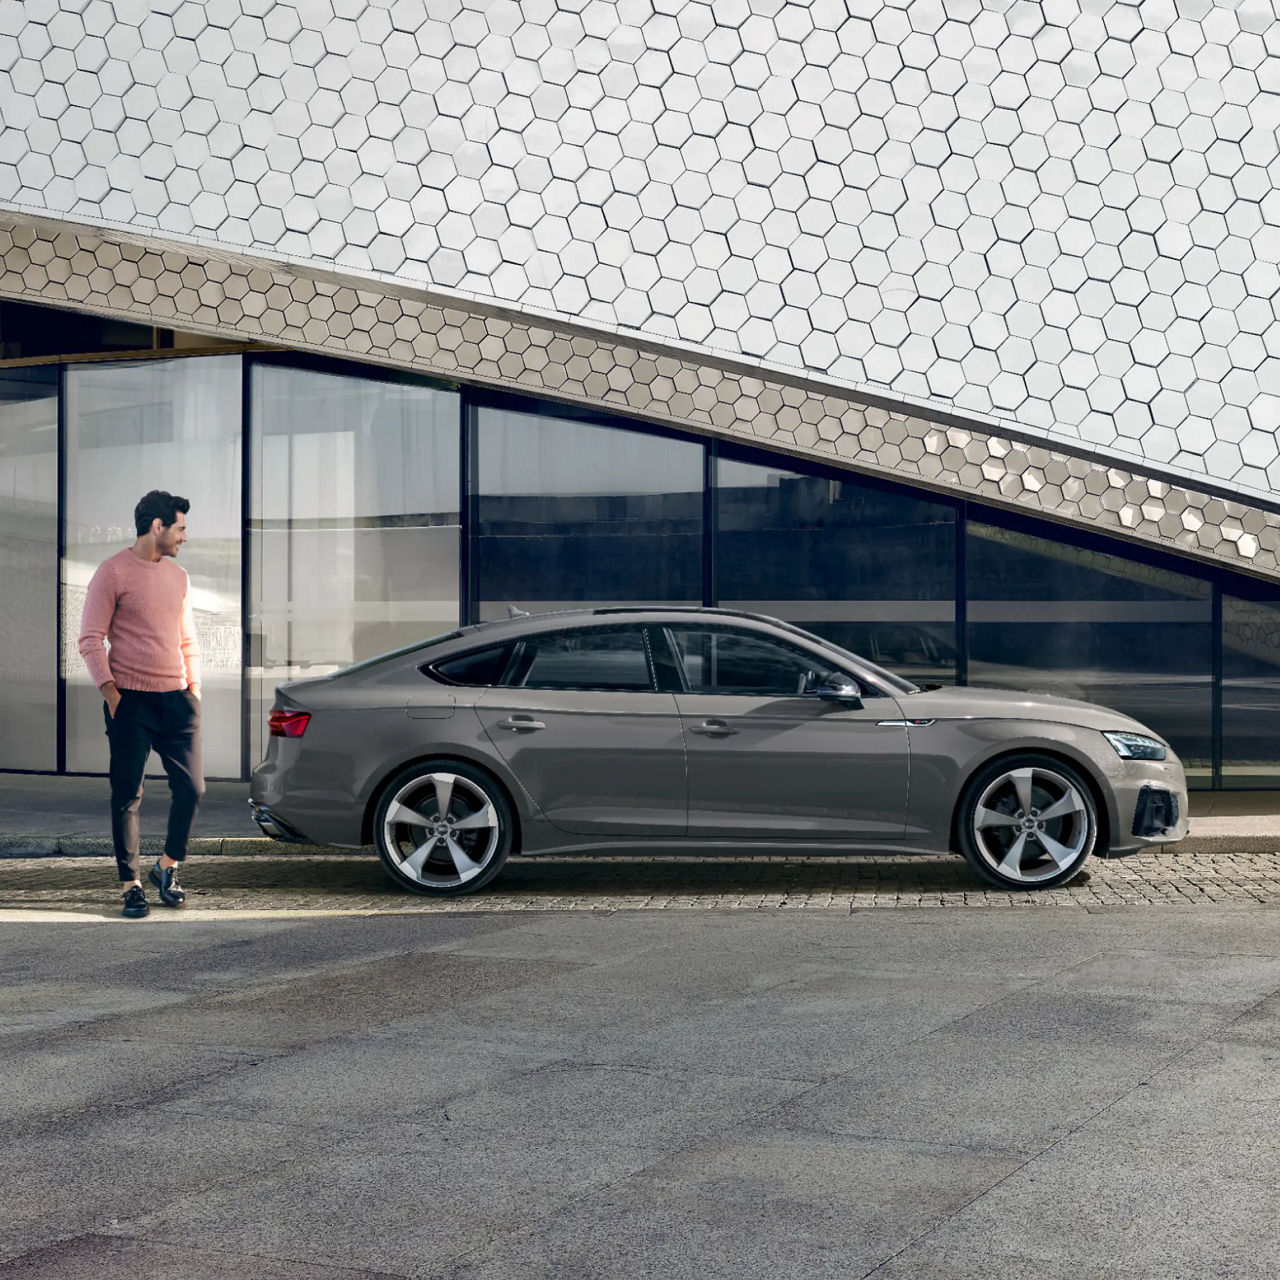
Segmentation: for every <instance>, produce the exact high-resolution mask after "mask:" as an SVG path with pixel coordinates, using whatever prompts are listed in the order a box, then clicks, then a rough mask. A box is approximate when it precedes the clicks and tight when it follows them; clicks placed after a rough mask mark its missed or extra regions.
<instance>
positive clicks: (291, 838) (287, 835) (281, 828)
mask: <svg viewBox="0 0 1280 1280" xmlns="http://www.w3.org/2000/svg"><path fill="white" fill-rule="evenodd" d="M249 812H250V814H251V815H252V817H253V820H254V822H256V823H257V824H258V829H259V830H260V831H261V832H262V834H263V835H264V836H270V837H271V839H272V840H280V841H282V842H284V843H285V844H312V843H314V842H313V841H312V840H310V839H308V838H307V837H306V836H304V835H303V834H302V832H301V831H299V830H298V829H297V828H296V827H292V826H290V825H289V823H287V822H286V821H285V820H284V819H283V818H282V817H281V816H280V815H279V814H278V813H276V812H275V811H274V810H273V809H272V808H271V807H270V806H269V805H265V804H261V803H259V802H258V801H257V800H250V801H249Z"/></svg>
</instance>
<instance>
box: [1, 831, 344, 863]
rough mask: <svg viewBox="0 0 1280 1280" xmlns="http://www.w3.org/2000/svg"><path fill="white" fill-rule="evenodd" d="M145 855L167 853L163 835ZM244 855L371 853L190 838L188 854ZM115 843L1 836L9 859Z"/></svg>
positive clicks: (68, 853) (103, 851)
mask: <svg viewBox="0 0 1280 1280" xmlns="http://www.w3.org/2000/svg"><path fill="white" fill-rule="evenodd" d="M141 850H142V856H143V857H144V858H150V857H159V856H160V854H162V853H163V852H164V840H163V839H162V838H160V837H144V838H143V840H142V846H141ZM224 853H225V854H235V855H238V856H241V857H261V856H263V855H266V854H270V855H271V856H272V857H277V858H278V857H282V856H283V857H289V856H301V857H313V856H315V855H317V854H324V855H331V854H345V855H348V856H353V857H361V856H367V855H368V853H369V850H368V849H349V848H339V847H337V846H336V845H323V844H287V843H285V842H284V841H281V840H271V839H269V838H268V837H266V836H196V837H193V838H192V839H190V840H188V841H187V856H188V857H201V858H207V857H211V856H212V857H216V856H218V855H220V854H224ZM114 857H115V846H114V845H113V844H112V843H111V841H110V840H109V839H106V838H104V837H100V836H0V860H3V859H5V858H114Z"/></svg>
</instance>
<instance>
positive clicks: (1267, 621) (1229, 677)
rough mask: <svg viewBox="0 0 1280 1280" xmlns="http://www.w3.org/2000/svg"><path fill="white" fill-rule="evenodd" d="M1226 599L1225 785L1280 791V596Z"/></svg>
mask: <svg viewBox="0 0 1280 1280" xmlns="http://www.w3.org/2000/svg"><path fill="white" fill-rule="evenodd" d="M1256 594H1257V595H1258V596H1259V597H1261V598H1258V599H1244V598H1242V597H1241V596H1233V595H1227V594H1226V593H1225V592H1224V593H1223V596H1222V785H1223V786H1224V787H1280V735H1277V733H1276V725H1277V723H1280V719H1278V717H1280V592H1277V590H1276V588H1274V587H1273V588H1267V587H1265V586H1263V585H1261V584H1259V586H1258V589H1257V593H1256Z"/></svg>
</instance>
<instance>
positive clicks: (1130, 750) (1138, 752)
mask: <svg viewBox="0 0 1280 1280" xmlns="http://www.w3.org/2000/svg"><path fill="white" fill-rule="evenodd" d="M1102 736H1103V737H1104V738H1106V740H1107V741H1108V742H1109V743H1111V745H1112V746H1113V747H1115V749H1116V755H1119V756H1123V757H1124V758H1125V759H1126V760H1163V759H1164V758H1165V756H1166V755H1167V754H1168V753H1167V752H1166V751H1165V746H1164V743H1163V742H1161V741H1160V740H1159V739H1158V738H1148V737H1147V736H1146V734H1143V733H1124V732H1122V731H1120V730H1110V731H1108V730H1103V734H1102Z"/></svg>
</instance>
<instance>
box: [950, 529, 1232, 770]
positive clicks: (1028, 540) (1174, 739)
mask: <svg viewBox="0 0 1280 1280" xmlns="http://www.w3.org/2000/svg"><path fill="white" fill-rule="evenodd" d="M967 528H968V544H967V548H966V551H967V555H966V573H967V578H968V594H969V602H968V610H969V680H970V683H972V684H976V685H994V686H996V687H999V688H1005V689H1025V690H1028V691H1034V692H1039V693H1053V694H1058V695H1060V696H1062V697H1067V698H1082V699H1084V700H1085V701H1088V702H1096V703H1099V704H1101V705H1102V706H1107V707H1113V708H1114V709H1115V710H1117V711H1122V712H1124V713H1125V714H1127V715H1130V716H1133V717H1134V718H1135V719H1137V720H1140V721H1141V722H1142V723H1143V724H1146V725H1149V726H1150V727H1151V728H1152V729H1154V730H1155V731H1156V732H1157V733H1159V734H1160V735H1161V736H1162V737H1164V738H1166V739H1167V740H1168V741H1169V742H1170V743H1172V745H1173V748H1174V750H1175V751H1177V753H1178V755H1179V756H1180V757H1181V758H1182V761H1183V763H1184V764H1185V765H1186V767H1187V774H1188V778H1189V780H1190V781H1191V782H1192V783H1193V784H1196V785H1204V786H1207V785H1209V784H1210V781H1211V775H1212V754H1213V733H1212V683H1213V678H1212V670H1213V645H1212V602H1211V598H1210V589H1209V584H1208V583H1207V582H1203V581H1201V580H1199V579H1197V578H1192V577H1189V576H1187V575H1185V574H1180V573H1174V572H1172V571H1171V570H1168V569H1161V568H1155V567H1153V566H1150V565H1147V564H1145V563H1142V562H1139V561H1136V560H1129V559H1125V558H1123V557H1121V556H1116V555H1110V554H1107V553H1104V552H1101V551H1092V550H1087V549H1085V548H1082V547H1078V546H1072V545H1070V544H1069V543H1066V542H1062V541H1057V540H1050V539H1048V538H1040V537H1034V536H1032V535H1030V534H1026V533H1020V532H1014V531H1011V530H1008V529H1002V528H997V527H994V526H991V525H984V524H979V523H970V524H969V525H968V526H967Z"/></svg>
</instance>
